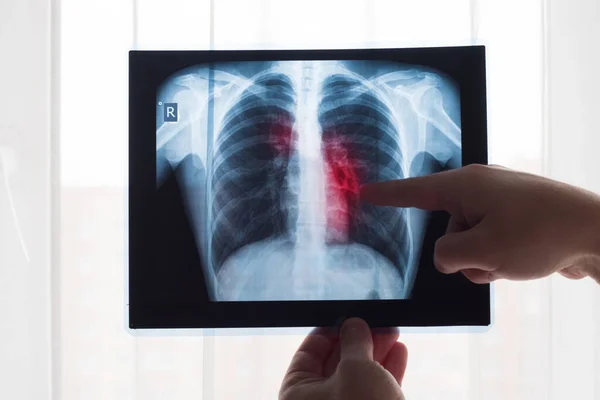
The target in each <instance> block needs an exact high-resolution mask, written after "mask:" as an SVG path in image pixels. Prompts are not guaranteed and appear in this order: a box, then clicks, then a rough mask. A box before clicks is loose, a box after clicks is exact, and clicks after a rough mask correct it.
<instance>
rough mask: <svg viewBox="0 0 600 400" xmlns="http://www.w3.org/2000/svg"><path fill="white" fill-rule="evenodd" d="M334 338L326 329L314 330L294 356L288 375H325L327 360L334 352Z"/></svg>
mask: <svg viewBox="0 0 600 400" xmlns="http://www.w3.org/2000/svg"><path fill="white" fill-rule="evenodd" d="M333 343H334V336H333V335H332V334H331V332H330V331H329V330H327V329H325V328H317V329H315V330H313V331H312V332H311V333H310V334H309V335H308V336H307V337H306V338H305V339H304V341H303V342H302V344H300V347H298V350H296V353H295V354H294V357H293V358H292V361H291V363H290V366H289V368H288V374H297V373H303V374H309V375H317V376H322V375H323V365H324V363H325V360H326V359H327V357H328V356H329V354H330V353H331V351H332V350H333V349H332V347H333Z"/></svg>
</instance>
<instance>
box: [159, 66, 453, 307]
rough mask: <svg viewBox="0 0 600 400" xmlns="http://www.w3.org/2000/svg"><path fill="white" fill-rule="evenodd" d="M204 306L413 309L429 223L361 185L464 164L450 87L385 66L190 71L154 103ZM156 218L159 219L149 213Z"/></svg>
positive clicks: (172, 80)
mask: <svg viewBox="0 0 600 400" xmlns="http://www.w3.org/2000/svg"><path fill="white" fill-rule="evenodd" d="M156 121H157V130H156V168H157V169H156V185H157V189H160V188H161V186H162V185H163V184H164V182H165V181H166V180H168V179H169V177H171V176H176V178H177V182H178V183H179V187H180V192H181V199H182V201H183V203H184V204H183V208H184V209H185V214H186V216H187V218H188V221H189V223H190V226H191V229H192V232H193V236H194V241H195V243H196V248H197V251H198V254H199V256H200V258H201V260H202V266H203V268H204V271H203V273H204V276H205V277H206V285H207V292H208V293H209V296H210V298H211V300H212V301H227V302H231V301H236V302H240V301H286V300H362V299H365V300H367V299H409V298H410V297H411V293H412V290H413V287H414V282H415V278H416V275H417V270H418V265H419V260H420V256H421V248H422V244H423V238H424V234H425V230H426V224H427V221H428V218H429V214H428V213H427V212H424V211H419V210H416V209H412V208H411V209H400V208H392V207H376V206H372V205H370V204H367V203H364V202H361V200H360V198H359V196H358V194H359V190H360V187H361V185H363V184H365V183H369V182H378V181H387V180H394V179H403V178H407V177H413V176H420V175H427V174H430V173H434V172H437V171H440V170H445V169H451V168H457V167H460V166H461V121H460V98H459V89H458V87H457V84H456V82H455V81H453V80H452V78H451V77H449V76H447V75H445V74H443V73H442V72H440V71H437V70H435V69H432V68H428V67H424V66H420V65H411V64H406V63H397V62H392V61H376V60H369V61H356V60H348V61H345V60H339V61H331V60H327V61H326V60H318V61H278V62H275V61H270V62H264V61H246V62H223V63H211V64H204V65H196V66H193V67H191V68H187V69H185V70H181V71H179V72H177V73H175V74H173V75H171V76H170V77H169V78H168V79H167V80H165V81H164V83H163V85H162V86H161V88H160V89H159V91H158V94H157V115H156ZM156 212H161V210H157V211H156Z"/></svg>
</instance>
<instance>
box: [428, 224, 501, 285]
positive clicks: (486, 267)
mask: <svg viewBox="0 0 600 400" xmlns="http://www.w3.org/2000/svg"><path fill="white" fill-rule="evenodd" d="M492 246H493V240H488V237H487V234H486V232H485V230H484V229H482V228H481V227H479V226H478V227H475V228H471V229H468V230H466V231H462V232H449V233H447V234H445V235H444V236H442V237H441V238H440V239H438V241H437V242H436V243H435V252H434V256H433V261H434V264H435V266H436V268H437V269H438V270H439V271H440V272H442V273H444V274H453V273H455V272H459V271H463V270H480V271H486V272H492V271H494V270H495V267H494V263H493V261H492V260H491V257H492V256H493V254H494V252H493V249H492Z"/></svg>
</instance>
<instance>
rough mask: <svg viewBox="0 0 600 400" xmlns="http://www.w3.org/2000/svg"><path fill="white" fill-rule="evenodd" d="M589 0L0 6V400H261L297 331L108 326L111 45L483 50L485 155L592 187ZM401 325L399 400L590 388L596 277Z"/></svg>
mask: <svg viewBox="0 0 600 400" xmlns="http://www.w3.org/2000/svg"><path fill="white" fill-rule="evenodd" d="M598 20H600V3H599V2H598V1H597V0H579V1H573V0H519V1H517V0H504V1H492V0H479V1H477V0H471V1H469V0H420V1H416V0H296V1H292V0H289V1H287V0H212V1H209V0H170V1H158V0H137V1H136V0H133V1H126V0H60V1H58V0H57V1H50V0H2V1H0V50H1V52H0V54H1V58H0V156H1V158H0V398H3V399H27V400H29V399H32V400H43V399H56V400H75V399H86V400H92V399H102V400H105V399H111V400H119V399H128V400H129V399H143V400H152V399H203V400H213V399H218V400H229V399H235V400H238V399H245V400H246V399H247V400H253V399H256V400H269V399H276V395H277V391H278V388H279V384H280V381H281V378H282V376H283V373H284V371H285V368H286V367H287V364H288V362H289V359H290V357H291V356H292V354H293V352H294V350H295V348H296V347H297V345H298V344H299V343H300V341H301V340H302V338H303V336H301V335H283V336H281V335H280V336H277V335H265V334H261V335H259V334H256V335H247V336H240V335H237V336H231V335H230V336H224V335H216V336H204V337H202V336H201V335H198V334H188V335H185V336H183V335H167V336H153V337H146V336H142V337H140V336H132V335H131V334H130V333H128V332H127V330H126V314H125V310H126V309H125V303H126V299H125V268H126V263H125V260H126V258H125V249H126V237H125V228H126V214H125V191H126V176H125V170H126V168H125V167H126V163H127V156H126V155H127V118H128V116H127V112H128V110H127V102H128V98H127V96H128V95H127V52H128V50H130V49H211V48H212V49H242V48H244V49H249V48H352V47H378V46H382V47H391V46H398V47H401V46H422V45H426V46H432V45H455V44H471V43H477V44H485V45H486V46H487V51H488V81H489V82H488V96H489V98H488V100H489V105H488V109H489V114H488V117H489V151H490V162H491V163H496V164H503V165H505V166H507V167H511V168H515V169H520V170H525V171H529V172H533V173H537V174H543V175H546V176H549V177H552V178H555V179H559V180H563V181H566V182H570V183H574V184H577V185H580V186H583V187H586V188H588V189H590V190H594V191H596V192H600V161H599V160H598V159H597V157H596V155H597V152H598V149H600V128H598V126H597V124H596V115H597V113H598V110H600V100H599V99H600V98H599V97H598V96H597V93H598V92H599V91H600V78H599V77H598V71H600V56H599V55H598V51H597V50H598V43H597V40H598V38H600V25H598V23H597V21H598ZM494 304H495V310H494V312H495V324H494V326H493V328H492V329H491V330H490V332H489V333H485V334H458V333H455V334H434V333H406V334H404V335H403V337H402V340H403V341H404V342H405V343H406V344H407V345H408V348H409V352H410V360H409V366H408V371H407V374H406V379H405V387H404V389H405V392H406V395H407V397H408V398H409V399H445V400H450V399H473V400H475V399H477V400H479V399H524V400H525V399H527V400H541V399H551V400H558V399H578V400H579V399H581V400H591V399H600V288H598V287H597V286H596V285H595V284H594V283H593V282H592V281H591V280H584V281H578V282H574V281H568V280H566V279H564V278H562V277H552V278H548V279H544V280H539V281H534V282H527V283H509V282H499V283H497V284H496V285H495V299H494Z"/></svg>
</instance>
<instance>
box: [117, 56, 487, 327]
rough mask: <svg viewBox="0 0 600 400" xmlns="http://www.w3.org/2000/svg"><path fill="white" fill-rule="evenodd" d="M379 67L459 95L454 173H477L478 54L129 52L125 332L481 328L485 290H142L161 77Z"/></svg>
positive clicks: (483, 118) (482, 124)
mask: <svg viewBox="0 0 600 400" xmlns="http://www.w3.org/2000/svg"><path fill="white" fill-rule="evenodd" d="M340 59H345V60H389V61H398V62H402V63H411V64H419V65H424V66H430V67H432V68H435V69H438V70H440V71H441V72H444V73H446V74H448V75H449V76H451V77H452V78H453V79H454V80H455V81H456V82H457V84H458V86H459V87H460V95H461V99H460V101H461V125H462V157H463V160H462V161H463V165H468V164H473V163H479V164H487V162H488V159H487V110H486V75H485V48H484V47H483V46H458V47H444V48H408V49H368V50H264V51H197V52H189V51H131V52H130V55H129V60H130V70H129V93H130V95H129V111H130V113H129V115H130V120H129V131H130V133H129V222H130V226H129V251H128V253H129V266H128V268H129V275H128V279H129V282H128V288H129V299H128V305H129V326H130V328H132V329H162V328H165V329H173V328H226V327H230V328H234V327H286V326H290V327H297V326H315V325H323V326H332V325H335V324H336V323H337V322H338V321H339V320H340V319H341V318H344V317H350V316H360V317H363V318H365V319H366V320H367V321H368V322H369V323H371V324H372V325H373V326H487V325H489V324H490V319H491V316H490V286H489V285H479V286H477V285H472V286H470V287H469V288H468V289H467V288H465V287H463V288H462V289H461V290H460V291H457V293H456V296H455V297H454V298H452V299H450V298H446V299H438V300H436V301H426V300H419V301H416V300H390V301H387V300H386V301H383V300H370V301H317V302H312V301H304V302H239V303H223V302H205V303H201V304H200V303H198V304H176V303H156V301H154V300H153V297H152V293H151V292H149V291H148V290H145V282H144V269H145V268H144V267H145V265H144V264H146V263H148V262H149V260H150V261H151V259H152V257H151V255H150V254H149V253H150V252H151V251H152V250H153V249H152V246H149V243H151V242H152V241H151V240H149V239H151V238H148V237H147V232H150V231H151V229H149V227H150V224H151V223H152V212H153V210H152V209H151V207H150V206H149V205H148V204H149V202H147V201H146V199H148V198H149V197H148V196H150V197H151V196H152V193H153V192H154V191H155V188H156V181H155V171H156V164H155V163H156V157H155V156H156V152H155V144H156V142H155V134H156V119H155V118H156V115H155V114H156V104H155V101H156V90H157V88H158V87H159V86H160V85H161V84H162V83H163V82H164V80H165V79H166V78H167V77H169V76H170V75H171V74H173V73H175V72H177V71H180V70H182V69H185V68H187V67H191V66H194V65H197V64H202V63H209V62H223V61H260V60H340Z"/></svg>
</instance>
